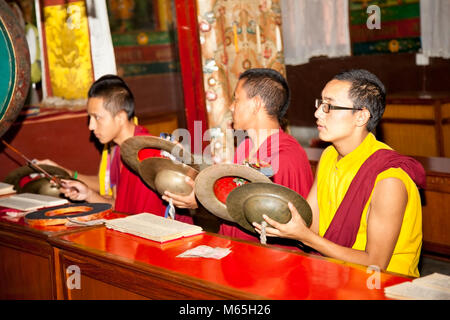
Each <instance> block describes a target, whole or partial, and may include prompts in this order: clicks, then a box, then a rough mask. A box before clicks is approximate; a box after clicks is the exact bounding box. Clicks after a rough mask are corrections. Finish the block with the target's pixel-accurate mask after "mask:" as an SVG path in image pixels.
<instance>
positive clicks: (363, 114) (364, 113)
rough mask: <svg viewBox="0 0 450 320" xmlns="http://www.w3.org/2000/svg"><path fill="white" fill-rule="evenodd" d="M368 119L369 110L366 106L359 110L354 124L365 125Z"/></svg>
mask: <svg viewBox="0 0 450 320" xmlns="http://www.w3.org/2000/svg"><path fill="white" fill-rule="evenodd" d="M369 120H370V111H369V110H368V109H367V108H364V109H362V110H360V111H359V112H358V114H357V116H356V125H357V126H358V127H363V126H365V125H367V123H368V122H369Z"/></svg>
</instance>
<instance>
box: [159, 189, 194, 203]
mask: <svg viewBox="0 0 450 320" xmlns="http://www.w3.org/2000/svg"><path fill="white" fill-rule="evenodd" d="M164 195H165V196H167V197H169V198H172V200H176V201H182V202H188V198H189V195H187V196H182V195H179V194H175V193H172V192H169V191H164Z"/></svg>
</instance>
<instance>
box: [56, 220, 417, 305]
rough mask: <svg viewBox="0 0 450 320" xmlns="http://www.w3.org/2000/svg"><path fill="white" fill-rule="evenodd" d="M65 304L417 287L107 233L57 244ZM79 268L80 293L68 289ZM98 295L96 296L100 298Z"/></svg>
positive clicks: (337, 294)
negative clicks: (199, 254) (71, 270)
mask: <svg viewBox="0 0 450 320" xmlns="http://www.w3.org/2000/svg"><path fill="white" fill-rule="evenodd" d="M50 243H51V244H52V245H53V246H54V247H55V248H56V249H55V250H56V255H57V256H58V257H59V267H60V276H61V278H60V279H59V283H60V285H61V288H60V293H61V294H62V296H61V297H64V298H66V299H79V298H81V299H99V298H100V299H110V298H120V299H124V298H132V299H137V298H152V299H283V300H288V299H385V298H386V297H385V295H384V290H383V289H384V287H386V286H390V285H394V284H397V283H401V282H404V281H409V280H411V279H409V278H407V277H403V276H399V275H395V274H390V273H383V272H382V273H379V278H378V279H379V288H375V289H370V288H369V287H368V283H369V286H370V284H375V283H376V282H374V281H375V280H374V277H375V275H374V273H372V272H367V268H366V267H364V266H358V265H350V264H346V263H343V262H339V261H337V260H333V259H329V258H324V257H319V256H312V255H307V254H302V253H297V252H293V251H288V250H284V249H281V248H275V247H269V246H264V245H259V244H253V243H248V242H244V241H237V240H233V239H232V238H228V237H223V236H218V235H216V234H212V233H204V234H202V235H197V236H193V237H189V238H184V239H179V240H175V241H172V242H169V243H165V244H159V243H157V242H153V241H150V240H146V239H143V238H140V237H137V236H133V235H130V234H125V233H121V232H118V231H114V230H110V229H106V228H105V227H100V228H95V229H90V230H81V231H79V232H74V233H70V234H65V235H60V236H57V237H52V238H51V239H50ZM199 245H208V246H211V247H223V248H231V250H232V252H231V253H230V254H229V255H228V256H226V257H225V258H223V259H221V260H215V259H207V258H178V257H177V255H179V254H180V253H182V252H184V251H186V250H188V249H191V248H194V247H197V246H199ZM70 265H77V266H79V268H80V273H81V289H78V290H76V289H75V290H71V289H68V288H67V286H66V285H65V284H66V281H67V274H66V271H65V270H66V269H67V267H68V266H70ZM94 293H95V295H94Z"/></svg>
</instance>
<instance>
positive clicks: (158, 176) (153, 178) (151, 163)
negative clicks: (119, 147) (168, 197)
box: [139, 157, 198, 195]
mask: <svg viewBox="0 0 450 320" xmlns="http://www.w3.org/2000/svg"><path fill="white" fill-rule="evenodd" d="M197 174H198V171H197V170H195V169H194V168H192V167H190V166H188V165H186V164H184V163H181V162H176V161H173V160H170V159H167V158H156V157H153V158H147V159H144V160H142V161H141V162H140V165H139V175H140V176H141V178H142V179H143V180H144V181H145V182H146V183H147V184H148V185H149V187H151V188H152V189H154V190H156V191H157V192H158V193H159V194H161V195H162V194H163V193H164V191H166V190H167V191H169V192H172V193H175V194H179V195H188V194H190V193H191V192H192V187H191V186H190V185H189V184H187V183H186V181H185V179H186V177H190V178H191V179H192V180H195V177H196V176H197Z"/></svg>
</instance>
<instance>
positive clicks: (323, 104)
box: [316, 99, 363, 113]
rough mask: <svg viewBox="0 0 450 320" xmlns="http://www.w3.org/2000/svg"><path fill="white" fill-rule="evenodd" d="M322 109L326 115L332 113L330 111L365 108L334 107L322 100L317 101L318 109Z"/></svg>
mask: <svg viewBox="0 0 450 320" xmlns="http://www.w3.org/2000/svg"><path fill="white" fill-rule="evenodd" d="M319 107H322V111H323V112H325V113H328V112H330V110H362V109H363V108H348V107H338V106H333V105H331V104H329V103H326V102H324V101H323V100H322V99H316V109H319Z"/></svg>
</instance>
